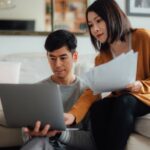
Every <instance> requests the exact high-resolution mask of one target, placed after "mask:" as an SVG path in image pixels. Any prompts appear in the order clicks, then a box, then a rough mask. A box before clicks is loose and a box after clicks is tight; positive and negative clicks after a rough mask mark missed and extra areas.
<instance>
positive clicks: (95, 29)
mask: <svg viewBox="0 0 150 150" xmlns="http://www.w3.org/2000/svg"><path fill="white" fill-rule="evenodd" d="M98 31H99V27H98V26H97V25H94V32H96V33H97V32H98Z"/></svg>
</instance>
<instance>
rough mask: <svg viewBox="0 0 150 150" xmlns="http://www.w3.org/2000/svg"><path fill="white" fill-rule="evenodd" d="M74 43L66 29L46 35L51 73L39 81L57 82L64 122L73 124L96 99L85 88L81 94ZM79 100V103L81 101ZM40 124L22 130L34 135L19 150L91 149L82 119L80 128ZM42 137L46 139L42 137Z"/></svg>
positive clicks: (85, 125) (74, 40)
mask: <svg viewBox="0 0 150 150" xmlns="http://www.w3.org/2000/svg"><path fill="white" fill-rule="evenodd" d="M76 46H77V40H76V38H75V36H74V34H72V33H70V32H68V31H65V30H57V31H54V32H52V33H50V34H49V35H48V37H47V39H46V42H45V49H46V50H47V58H48V62H49V65H50V67H51V69H52V71H53V75H51V76H50V77H49V78H47V79H45V80H43V81H42V82H43V83H49V84H51V83H53V84H54V83H56V84H58V85H59V87H60V91H61V94H62V100H63V106H64V111H65V112H69V113H65V114H64V118H65V124H66V125H69V126H73V127H74V125H75V126H76V123H78V122H79V121H80V120H82V118H83V117H84V115H85V113H86V111H87V109H88V108H89V107H90V105H91V104H92V103H93V102H94V101H95V100H96V99H97V98H98V96H94V95H93V96H90V97H89V96H88V95H86V94H85V93H86V90H85V93H84V89H85V87H84V84H83V83H82V82H81V81H80V79H79V78H78V77H77V76H75V75H74V73H73V70H72V69H73V63H74V62H75V61H77V57H78V54H77V52H76ZM82 93H83V94H82ZM81 94H82V95H81ZM77 100H78V101H80V103H79V105H80V106H78V102H77ZM81 101H83V102H82V103H81ZM75 104H76V105H75ZM73 106H74V107H73ZM76 106H77V107H79V108H81V109H82V111H81V109H80V110H79V109H78V110H76V109H75V108H76ZM56 119H57V118H56ZM40 126H41V122H40V121H37V122H36V124H35V128H34V129H33V130H30V129H28V128H24V129H23V130H24V133H25V134H26V135H29V136H30V137H33V136H34V137H38V138H33V139H31V141H30V142H28V143H27V144H26V145H24V146H23V147H22V150H27V149H28V150H30V149H32V150H33V149H37V147H38V149H40V147H46V148H45V149H46V150H48V149H49V150H50V149H53V148H52V147H51V145H53V147H54V148H55V149H61V150H63V149H71V150H73V149H76V150H77V149H86V150H88V149H89V150H91V149H92V150H94V149H95V147H94V144H93V143H92V142H93V141H92V136H91V135H90V132H89V131H86V130H87V129H88V126H87V122H86V121H85V120H84V121H82V122H81V124H80V125H79V124H78V127H79V128H80V129H81V131H63V132H61V131H55V130H53V131H50V128H51V126H50V125H49V124H47V125H45V127H44V129H42V130H40ZM45 136H46V137H49V138H45ZM39 137H40V138H39ZM41 143H42V146H41Z"/></svg>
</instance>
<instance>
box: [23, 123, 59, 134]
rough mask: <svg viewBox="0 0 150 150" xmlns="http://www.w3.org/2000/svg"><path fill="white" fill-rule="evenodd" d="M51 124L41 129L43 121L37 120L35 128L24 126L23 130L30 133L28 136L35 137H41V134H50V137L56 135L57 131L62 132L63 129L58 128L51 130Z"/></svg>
mask: <svg viewBox="0 0 150 150" xmlns="http://www.w3.org/2000/svg"><path fill="white" fill-rule="evenodd" d="M50 128H51V126H50V125H49V124H47V125H45V127H44V128H43V129H42V130H41V122H40V121H37V122H36V123H35V127H34V129H33V130H31V129H29V128H27V127H24V128H23V132H24V133H25V134H26V135H28V136H31V137H32V136H35V137H39V136H41V137H42V136H48V137H52V136H55V135H56V134H57V133H60V132H61V131H57V130H50Z"/></svg>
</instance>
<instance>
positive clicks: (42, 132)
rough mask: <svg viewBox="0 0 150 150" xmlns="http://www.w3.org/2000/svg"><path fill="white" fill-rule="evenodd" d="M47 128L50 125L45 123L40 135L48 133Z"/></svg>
mask: <svg viewBox="0 0 150 150" xmlns="http://www.w3.org/2000/svg"><path fill="white" fill-rule="evenodd" d="M49 129H50V125H49V124H47V125H46V126H45V127H44V129H43V130H42V131H41V135H42V136H46V135H47V133H48V131H49Z"/></svg>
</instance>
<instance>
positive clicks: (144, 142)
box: [126, 134, 150, 150]
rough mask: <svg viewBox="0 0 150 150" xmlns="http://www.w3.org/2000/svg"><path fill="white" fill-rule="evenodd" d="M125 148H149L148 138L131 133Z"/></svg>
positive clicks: (127, 149)
mask: <svg viewBox="0 0 150 150" xmlns="http://www.w3.org/2000/svg"><path fill="white" fill-rule="evenodd" d="M126 150H150V138H148V137H145V136H142V135H139V134H131V135H130V137H129V139H128V143H127V146H126Z"/></svg>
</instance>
